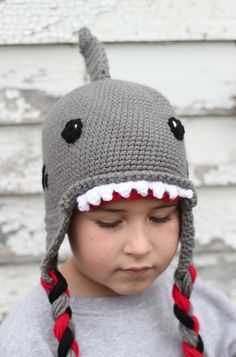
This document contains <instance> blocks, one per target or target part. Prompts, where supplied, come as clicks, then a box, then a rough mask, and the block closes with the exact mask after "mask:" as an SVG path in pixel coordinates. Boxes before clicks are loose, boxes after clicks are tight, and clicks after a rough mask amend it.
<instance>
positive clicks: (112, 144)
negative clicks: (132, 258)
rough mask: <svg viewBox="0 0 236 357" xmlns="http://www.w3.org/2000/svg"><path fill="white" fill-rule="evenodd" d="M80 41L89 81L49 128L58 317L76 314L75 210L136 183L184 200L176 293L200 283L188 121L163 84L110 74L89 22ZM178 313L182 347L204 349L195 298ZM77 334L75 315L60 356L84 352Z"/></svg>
mask: <svg viewBox="0 0 236 357" xmlns="http://www.w3.org/2000/svg"><path fill="white" fill-rule="evenodd" d="M79 47H80V52H81V54H82V55H83V56H84V58H85V61H86V66H87V71H88V74H89V76H90V83H89V84H85V85H83V86H81V87H79V88H76V89H74V90H72V91H71V92H69V93H67V94H66V95H65V96H64V97H62V98H61V99H60V100H58V101H57V102H56V103H55V104H54V105H53V106H52V108H51V109H50V111H49V113H48V115H47V117H46V119H45V121H44V123H43V128H42V157H43V169H42V185H43V193H44V199H45V212H46V214H45V225H46V232H47V236H46V254H45V256H44V257H43V259H42V262H41V283H42V285H43V287H44V288H45V290H46V292H47V293H48V296H49V300H50V302H51V304H52V309H53V318H54V320H55V322H56V320H57V319H58V317H59V316H60V314H62V313H65V312H67V313H68V314H69V317H70V319H71V310H70V307H69V295H68V291H67V290H66V288H67V284H66V282H65V281H64V280H63V277H62V276H61V275H60V273H59V272H58V270H57V264H58V252H59V248H60V246H61V244H62V242H63V239H64V237H65V234H66V233H67V231H68V228H69V224H70V219H71V216H72V213H73V210H74V209H75V208H77V209H79V210H80V211H88V210H90V209H93V208H94V207H97V206H99V205H101V204H105V203H106V202H111V201H112V200H115V199H117V197H119V198H124V199H125V198H128V197H130V194H131V192H134V190H135V192H136V193H137V195H139V196H140V197H149V196H147V195H148V194H150V192H151V193H152V195H153V197H156V198H158V199H169V200H176V199H179V202H180V206H181V236H180V243H181V247H180V255H179V262H178V266H177V269H176V271H175V275H174V281H175V292H173V296H174V298H175V297H176V294H175V293H176V291H178V292H179V293H180V294H182V295H183V297H185V298H187V299H188V298H189V297H190V294H191V291H192V286H193V282H194V271H193V265H192V264H191V263H192V256H193V248H194V232H195V231H194V225H193V215H192V208H193V207H194V206H195V205H196V204H197V194H196V191H195V188H194V185H193V183H192V182H191V181H190V180H189V175H188V163H187V158H186V151H185V142H184V134H185V130H184V127H183V125H182V123H181V121H180V120H178V119H177V118H176V117H175V112H174V109H173V107H172V106H171V104H170V102H169V101H168V100H167V99H166V98H165V97H164V95H163V94H161V93H160V92H158V91H157V90H156V89H153V88H151V87H148V86H146V85H141V84H138V83H134V82H130V81H125V80H116V79H112V78H111V77H110V73H109V66H108V60H107V56H106V53H105V49H104V46H103V44H102V43H101V42H99V41H98V40H97V38H96V37H95V36H94V35H92V34H91V32H90V30H89V29H88V28H86V27H84V28H82V29H81V30H80V31H79ZM115 195H116V196H115ZM117 195H118V196H117ZM115 197H116V198H115ZM62 282H63V283H62ZM63 284H64V285H63ZM57 285H58V286H57ZM59 285H60V286H59ZM56 286H57V289H56ZM176 289H177V290H176ZM56 302H57V304H56ZM56 305H57V308H56V307H55V306H56ZM59 305H60V309H58V306H59ZM174 312H175V315H176V317H177V318H178V319H179V321H180V322H179V330H180V334H181V337H182V340H183V342H184V345H183V349H184V348H185V350H186V348H189V349H191V348H193V349H195V350H197V351H198V352H199V353H202V352H203V343H202V341H201V338H200V335H199V334H198V333H197V332H198V329H197V326H196V317H193V314H192V307H191V304H190V307H189V309H188V311H184V310H183V308H182V309H181V306H180V305H178V303H177V302H176V303H175V309H174ZM68 336H69V337H68ZM74 339H75V330H74V326H73V321H72V319H71V321H70V324H69V325H68V328H67V336H66V337H65V336H64V340H63V338H61V337H60V338H59V337H58V341H59V348H58V356H67V357H68V356H76V355H78V350H76V348H75V340H74ZM62 340H63V341H62ZM73 341H74V342H73ZM184 346H185V347H184ZM186 346H187V347H186ZM62 351H64V352H62ZM63 353H64V354H63ZM185 353H186V352H185ZM186 355H187V354H186ZM199 356H200V354H199Z"/></svg>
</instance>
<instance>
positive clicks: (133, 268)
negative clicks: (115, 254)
mask: <svg viewBox="0 0 236 357" xmlns="http://www.w3.org/2000/svg"><path fill="white" fill-rule="evenodd" d="M150 268H151V267H150V266H142V267H130V268H126V269H122V270H134V271H139V270H147V269H150Z"/></svg>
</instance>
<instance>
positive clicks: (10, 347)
mask: <svg viewBox="0 0 236 357" xmlns="http://www.w3.org/2000/svg"><path fill="white" fill-rule="evenodd" d="M173 272H174V270H173V269H172V268H170V267H169V268H168V269H167V270H166V271H165V272H164V273H162V275H161V276H160V277H158V278H157V279H156V280H155V281H154V283H153V284H152V286H151V287H149V288H148V289H147V290H146V291H144V292H143V293H141V294H138V295H129V296H112V297H78V296H71V308H72V319H73V321H74V324H75V328H76V334H77V336H76V339H77V341H78V343H79V346H80V357H104V356H112V357H163V356H165V357H173V356H175V357H183V353H182V350H181V338H180V335H179V332H178V320H177V319H176V317H175V316H174V313H173V299H172V296H171V291H172V285H173ZM191 302H192V304H193V311H194V315H196V316H197V318H198V319H199V322H200V335H201V337H202V339H203V342H204V346H205V356H207V357H236V306H235V305H234V304H233V303H231V302H230V300H229V298H228V297H227V296H226V295H224V294H223V293H222V292H220V291H219V290H217V289H216V288H211V287H209V286H207V285H206V283H204V282H203V281H202V280H201V279H200V278H197V280H196V282H195V284H194V288H193V292H192V295H191ZM53 324H54V322H53V319H52V316H51V305H50V303H49V301H48V297H47V295H46V293H45V291H44V290H43V288H42V287H41V285H40V284H38V285H36V286H35V287H34V288H33V289H32V290H31V291H30V293H28V295H26V296H25V298H24V299H23V300H22V301H21V302H20V303H18V305H17V307H16V308H15V310H14V311H13V312H12V313H11V314H9V315H8V316H7V317H6V319H5V320H4V321H3V323H2V324H1V326H0V356H1V357H26V356H43V357H53V356H55V357H56V356H57V347H58V342H57V340H56V339H55V337H54V334H53Z"/></svg>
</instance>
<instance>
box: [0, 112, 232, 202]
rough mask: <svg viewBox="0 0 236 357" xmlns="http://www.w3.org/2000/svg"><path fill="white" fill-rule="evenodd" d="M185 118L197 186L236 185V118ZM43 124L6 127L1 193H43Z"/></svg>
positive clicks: (0, 134) (1, 135)
mask: <svg viewBox="0 0 236 357" xmlns="http://www.w3.org/2000/svg"><path fill="white" fill-rule="evenodd" d="M179 118H181V120H182V122H183V124H184V127H185V130H186V136H185V137H186V149H187V153H188V161H189V171H190V177H191V179H192V180H193V181H194V183H195V184H196V186H206V185H208V186H214V185H222V186H227V185H229V184H230V185H232V184H234V185H235V184H236V140H235V133H236V119H235V118H233V117H232V118H216V117H213V118H212V117H211V118H210V117H207V118H192V119H189V118H188V119H186V118H182V117H179ZM41 130H42V127H41V124H39V125H36V124H35V125H12V126H2V127H1V130H0V143H1V150H0V194H2V195H7V194H27V193H29V194H35V193H42V184H41V170H42V166H43V164H42V157H41Z"/></svg>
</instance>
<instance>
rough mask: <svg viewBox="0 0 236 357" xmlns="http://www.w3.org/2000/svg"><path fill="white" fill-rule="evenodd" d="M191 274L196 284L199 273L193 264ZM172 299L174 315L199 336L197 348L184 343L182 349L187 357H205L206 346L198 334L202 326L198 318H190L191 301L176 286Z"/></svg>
mask: <svg viewBox="0 0 236 357" xmlns="http://www.w3.org/2000/svg"><path fill="white" fill-rule="evenodd" d="M189 272H190V275H191V279H192V283H193V284H194V282H195V280H196V276H197V271H196V269H195V267H194V265H193V264H190V265H189ZM172 297H173V299H174V301H175V304H174V314H175V316H176V317H177V319H178V320H179V321H180V322H181V323H182V324H183V325H184V326H186V327H187V328H189V329H191V330H193V331H194V332H195V333H196V334H197V336H198V343H197V346H196V347H194V346H191V345H190V344H189V343H187V342H186V341H183V342H182V349H183V352H184V356H185V357H204V354H203V351H204V344H203V341H202V338H201V336H200V335H199V334H198V332H199V329H200V325H199V321H198V319H197V317H196V316H194V315H192V316H190V314H189V313H190V310H191V303H190V300H189V299H188V298H187V297H186V296H185V295H184V294H183V293H182V292H181V291H180V290H179V288H178V287H177V285H176V284H174V285H173V289H172Z"/></svg>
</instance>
